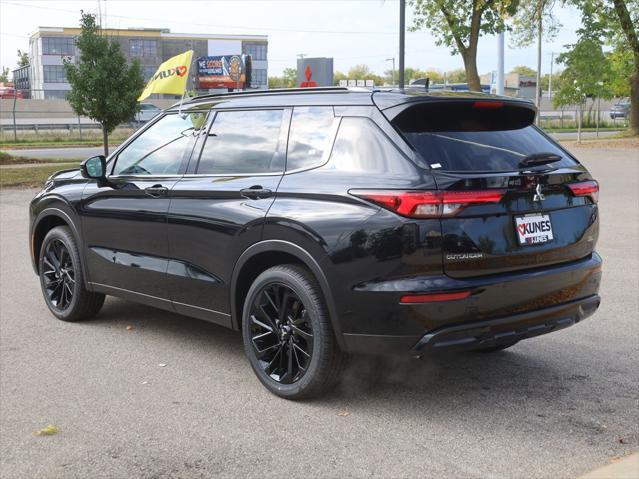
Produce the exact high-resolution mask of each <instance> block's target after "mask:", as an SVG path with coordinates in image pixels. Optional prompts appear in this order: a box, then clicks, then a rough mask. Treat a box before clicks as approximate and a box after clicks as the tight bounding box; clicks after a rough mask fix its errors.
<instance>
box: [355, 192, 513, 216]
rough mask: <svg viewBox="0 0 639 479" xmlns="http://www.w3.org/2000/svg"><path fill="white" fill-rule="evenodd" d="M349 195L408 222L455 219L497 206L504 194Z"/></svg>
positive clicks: (370, 193) (376, 193) (410, 193)
mask: <svg viewBox="0 0 639 479" xmlns="http://www.w3.org/2000/svg"><path fill="white" fill-rule="evenodd" d="M350 193H351V194H352V195H355V196H358V197H359V198H362V199H365V200H368V201H371V202H373V203H376V204H378V205H380V206H383V207H384V208H386V209H389V210H391V211H394V212H396V213H399V214H400V215H402V216H408V217H410V218H442V217H447V216H455V215H456V214H457V213H459V212H460V211H461V210H463V209H464V208H466V207H467V206H471V205H477V204H484V203H498V202H499V201H501V199H502V198H503V197H504V194H506V190H479V191H394V190H351V191H350Z"/></svg>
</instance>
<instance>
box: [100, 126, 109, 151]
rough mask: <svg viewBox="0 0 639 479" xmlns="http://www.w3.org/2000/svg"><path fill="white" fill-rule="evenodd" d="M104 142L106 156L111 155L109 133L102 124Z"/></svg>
mask: <svg viewBox="0 0 639 479" xmlns="http://www.w3.org/2000/svg"><path fill="white" fill-rule="evenodd" d="M102 142H103V144H104V156H105V157H106V156H109V133H108V132H107V129H106V126H104V125H102Z"/></svg>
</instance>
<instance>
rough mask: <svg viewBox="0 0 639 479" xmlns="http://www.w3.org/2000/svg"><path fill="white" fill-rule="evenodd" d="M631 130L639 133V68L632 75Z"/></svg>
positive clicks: (636, 133)
mask: <svg viewBox="0 0 639 479" xmlns="http://www.w3.org/2000/svg"><path fill="white" fill-rule="evenodd" d="M630 131H632V133H633V134H635V135H639V68H638V67H637V66H635V71H634V72H632V76H631V77H630Z"/></svg>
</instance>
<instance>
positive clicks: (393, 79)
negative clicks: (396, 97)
mask: <svg viewBox="0 0 639 479" xmlns="http://www.w3.org/2000/svg"><path fill="white" fill-rule="evenodd" d="M386 61H387V62H393V69H392V70H391V75H392V77H391V84H393V85H395V57H393V58H387V59H386Z"/></svg>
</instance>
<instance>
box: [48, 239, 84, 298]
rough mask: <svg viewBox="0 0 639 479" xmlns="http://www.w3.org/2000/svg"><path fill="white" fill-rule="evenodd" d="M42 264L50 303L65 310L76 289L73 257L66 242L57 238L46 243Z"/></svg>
mask: <svg viewBox="0 0 639 479" xmlns="http://www.w3.org/2000/svg"><path fill="white" fill-rule="evenodd" d="M42 264H43V268H42V280H43V285H44V290H45V294H46V295H47V298H48V299H49V303H50V304H51V305H52V306H53V307H54V308H56V309H58V310H60V311H65V310H66V309H67V308H68V307H69V305H70V304H71V302H72V300H73V295H74V294H75V289H76V287H75V285H76V282H75V269H74V265H73V258H72V257H71V254H70V253H69V250H68V249H67V247H66V246H65V245H64V243H63V242H62V241H60V240H59V239H57V238H56V239H53V240H52V241H50V242H49V243H47V244H46V246H45V248H44V256H43V258H42Z"/></svg>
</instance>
